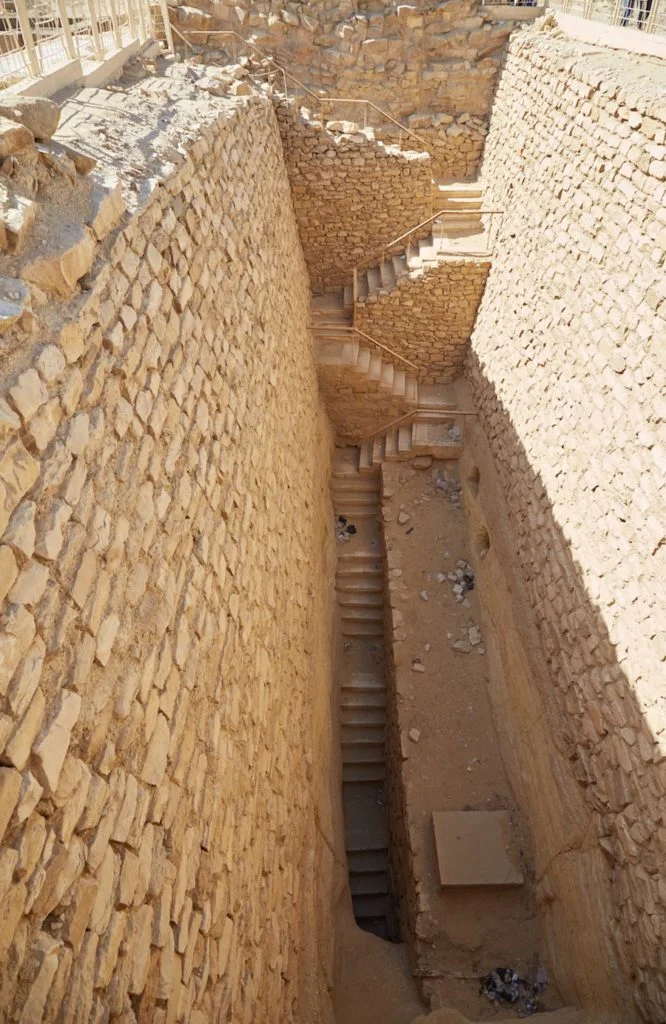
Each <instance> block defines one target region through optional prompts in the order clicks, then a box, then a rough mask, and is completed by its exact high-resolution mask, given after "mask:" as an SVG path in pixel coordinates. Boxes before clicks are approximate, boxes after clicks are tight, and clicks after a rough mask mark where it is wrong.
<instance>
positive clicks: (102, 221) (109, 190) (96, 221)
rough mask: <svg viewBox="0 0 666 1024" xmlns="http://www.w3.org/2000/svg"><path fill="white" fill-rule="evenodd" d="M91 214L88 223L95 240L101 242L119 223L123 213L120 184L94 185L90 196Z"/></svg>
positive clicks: (123, 203) (123, 204)
mask: <svg viewBox="0 0 666 1024" xmlns="http://www.w3.org/2000/svg"><path fill="white" fill-rule="evenodd" d="M92 205H93V214H92V217H91V219H90V220H89V221H88V223H89V225H90V227H91V228H92V230H93V233H94V235H95V238H96V239H97V240H98V241H99V242H101V241H102V239H103V238H106V236H107V235H108V233H109V232H110V231H113V229H114V228H115V227H116V225H117V224H118V223H119V221H120V219H121V217H122V215H123V214H124V212H125V200H124V199H123V194H122V191H121V189H120V182H117V183H116V184H115V185H113V186H107V185H96V186H95V188H94V189H93V194H92Z"/></svg>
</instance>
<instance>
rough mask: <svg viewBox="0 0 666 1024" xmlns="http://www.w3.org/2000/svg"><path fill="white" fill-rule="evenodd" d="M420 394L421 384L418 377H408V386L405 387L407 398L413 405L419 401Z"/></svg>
mask: <svg viewBox="0 0 666 1024" xmlns="http://www.w3.org/2000/svg"><path fill="white" fill-rule="evenodd" d="M418 395H419V384H418V381H417V379H416V377H409V376H408V377H407V386H406V388H405V398H406V400H407V401H408V402H409V403H410V404H411V405H416V404H417V402H418Z"/></svg>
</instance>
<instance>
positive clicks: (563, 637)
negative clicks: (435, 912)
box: [465, 352, 666, 1024]
mask: <svg viewBox="0 0 666 1024" xmlns="http://www.w3.org/2000/svg"><path fill="white" fill-rule="evenodd" d="M467 374H468V379H469V383H470V386H471V390H472V393H473V397H474V401H475V403H476V407H477V409H478V411H479V422H478V425H477V426H476V427H474V428H472V430H471V432H470V437H469V439H468V445H467V448H468V456H467V457H468V458H470V463H469V468H468V473H467V475H468V476H469V477H470V480H471V482H469V481H468V482H467V485H466V494H465V497H466V503H467V504H468V505H469V506H470V519H471V522H470V527H471V528H472V529H474V530H476V531H477V532H478V535H479V536H481V537H483V542H484V543H483V549H484V557H483V560H482V561H481V558H480V553H479V552H478V551H477V560H476V565H477V567H478V568H479V573H480V583H481V587H482V588H483V586H484V574H485V573H486V572H488V573H492V571H493V569H492V566H493V563H495V571H496V572H497V574H498V578H501V577H503V585H505V586H506V588H507V593H508V596H509V598H510V600H511V602H512V604H515V609H514V612H517V614H518V631H519V633H520V634H521V635H522V639H523V642H524V644H526V651H527V656H528V668H529V676H530V682H529V684H528V685H529V686H531V687H532V689H534V690H535V693H534V694H533V695H532V698H533V706H534V703H535V702H536V704H539V705H541V706H542V707H543V715H544V718H543V720H539V722H538V726H539V728H540V729H541V728H543V727H544V725H546V726H547V727H546V732H544V733H543V735H544V737H546V740H545V742H547V734H550V737H551V739H552V742H553V744H554V746H555V747H556V748H557V751H558V757H556V758H555V759H554V760H551V762H550V764H548V763H546V764H541V765H538V764H537V763H536V762H537V761H538V760H539V757H540V751H539V750H538V749H535V750H533V756H534V763H533V764H532V765H531V766H530V765H523V766H522V772H523V775H524V776H525V778H523V780H522V784H523V785H527V788H528V789H529V788H530V786H531V787H533V788H534V787H535V786H536V784H537V780H538V778H539V776H543V778H545V779H546V785H547V786H549V785H551V783H549V782H548V777H549V776H550V777H552V786H553V793H552V800H551V797H550V796H548V795H547V794H546V793H545V792H544V793H542V798H543V803H544V806H543V807H541V808H539V805H538V801H539V794H538V793H537V792H533V793H532V794H531V800H532V804H533V809H534V808H535V807H536V812H535V813H536V816H537V819H538V815H539V814H541V813H542V814H543V816H544V819H543V820H544V822H546V827H547V828H549V827H550V824H551V822H549V821H547V820H546V819H547V818H548V816H549V815H550V816H551V817H552V816H553V815H558V814H560V815H562V823H561V824H562V834H563V836H566V835H567V834H569V835H573V836H574V837H575V840H574V841H572V842H573V845H572V846H571V849H568V848H567V845H566V841H565V840H563V848H562V850H561V851H560V852H559V853H556V855H555V856H556V858H557V857H560V858H562V857H564V858H569V859H570V860H571V864H570V868H571V871H572V872H573V874H572V878H573V879H574V891H575V885H576V884H578V885H579V886H580V893H581V898H582V899H583V900H584V901H585V902H586V907H585V910H586V912H589V913H590V914H591V915H593V917H595V918H597V920H591V919H590V918H589V917H588V918H587V920H586V918H585V916H584V915H583V919H582V922H581V925H582V927H583V929H588V930H589V931H588V933H586V934H585V935H584V936H583V941H582V943H581V942H580V941H579V940H580V939H581V936H580V935H577V934H576V935H573V934H572V935H571V936H570V938H571V943H570V945H571V948H572V949H574V948H575V946H576V945H577V944H578V945H581V946H582V948H583V949H584V948H585V945H586V943H593V942H595V941H596V939H595V936H596V937H597V939H598V937H599V936H601V941H602V942H603V943H604V944H605V945H606V947H607V948H606V952H605V954H604V951H603V950H599V949H596V950H595V949H590V958H591V960H594V959H598V958H599V957H601V958H602V959H604V957H605V959H606V961H610V972H609V978H610V982H609V983H610V984H611V985H613V984H615V985H616V987H617V995H616V997H615V998H616V999H617V1002H618V1004H619V1009H620V1013H621V1014H623V1016H621V1018H620V1019H621V1020H622V1021H623V1024H625V1022H628V1021H630V1020H633V1019H642V1020H644V1021H647V1022H650V1024H654V1022H656V1021H658V1020H666V950H665V947H664V944H663V936H661V938H660V927H661V930H662V931H663V922H664V912H665V907H664V885H663V878H661V879H660V873H661V872H663V865H664V864H665V863H666V829H665V828H664V818H663V813H664V811H663V809H664V793H665V791H666V773H665V768H666V762H665V760H664V758H665V756H666V750H664V749H663V748H660V744H659V742H658V741H657V738H656V737H655V735H653V733H652V731H651V728H650V726H649V724H648V722H647V721H646V717H645V709H644V708H642V707H641V704H640V703H639V700H638V698H637V695H636V692H635V689H634V685H633V683H632V680H631V679H629V678H628V677H627V675H626V673H625V671H624V670H623V668H622V666H621V665H620V663H619V660H618V657H617V654H616V649H615V647H614V646H613V644H612V642H611V640H610V637H609V633H608V629H607V626H606V622H605V619H604V614H603V611H602V609H601V608H600V607H599V605H598V604H597V602H596V601H595V600H594V598H593V597H592V596H591V594H590V592H589V589H588V584H587V582H586V578H585V574H584V572H583V570H582V568H581V566H580V565H579V563H578V562H577V560H576V557H575V555H574V553H573V551H572V549H571V545H570V543H569V541H567V538H566V536H565V534H564V531H563V529H562V528H561V526H560V524H559V523H558V520H557V517H556V514H555V511H554V509H553V505H552V503H551V500H550V499H549V495H548V491H547V487H546V486H545V484H544V482H543V480H542V478H541V476H540V473H539V470H538V467H537V466H535V465H533V464H532V463H531V461H530V456H529V455H528V453H527V451H526V449H525V447H524V445H523V443H522V440H521V438H520V436H519V434H518V433H517V430H516V428H515V426H514V424H513V422H512V418H511V415H510V413H509V412H508V410H507V409H506V408H505V406H504V405H503V403H502V401H501V399H500V398H499V396H498V394H497V391H496V389H495V386H494V384H493V382H492V381H491V380H490V379H489V378H488V376H487V375H486V373H485V372H484V367H483V366H482V365H480V363H479V361H478V359H477V358H476V355H475V354H474V353H473V352H472V353H471V355H470V358H469V361H468V367H467ZM547 401H548V397H547V395H545V394H544V404H545V403H547ZM470 453H471V454H470ZM503 506H504V508H505V510H506V513H507V515H504V512H503ZM589 512H590V515H591V516H594V514H595V510H594V509H593V508H590V510H589ZM503 516H504V523H503V521H502V520H503ZM503 533H504V537H503V538H502V534H503ZM496 541H497V543H496ZM498 548H499V549H502V550H503V552H504V556H502V554H501V553H500V554H498V553H497V549H498ZM497 559H499V560H500V561H499V563H498V562H497ZM488 582H489V583H490V577H488ZM499 615H500V618H501V617H502V615H503V612H502V611H501V610H500V612H499ZM521 615H522V616H523V619H522V621H520V616H521ZM634 642H635V643H636V644H650V636H649V635H648V632H646V635H644V636H642V637H635V638H634ZM500 643H501V638H500ZM530 643H531V645H532V647H531V649H530ZM535 644H536V645H538V646H537V647H535V646H534V645H535ZM655 682H656V681H655ZM511 685H513V683H512V681H509V684H508V690H507V693H506V694H505V697H510V693H509V691H510V687H511ZM656 689H657V687H656V686H654V687H653V691H656ZM537 690H538V692H536V691H537ZM532 698H531V699H532ZM656 699H657V698H656V697H655V700H656ZM513 711H517V709H516V708H515V706H514V707H513V708H512V707H511V706H510V707H509V708H508V711H507V714H508V715H509V719H508V720H507V722H506V723H505V724H506V726H507V731H508V732H510V731H511V729H512V728H517V729H518V730H519V731H520V730H522V731H523V733H524V734H525V735H526V736H527V740H526V745H525V749H526V750H528V749H529V739H530V736H529V730H530V728H531V727H532V725H531V723H530V722H523V723H520V724H516V723H515V722H514V723H511V721H510V716H511V714H512V712H513ZM535 724H537V723H535ZM498 725H499V726H500V732H501V731H502V728H501V726H502V723H498ZM505 742H506V737H505ZM543 754H544V759H545V758H546V757H547V756H548V755H547V753H546V752H545V751H544V752H543ZM509 756H510V757H511V756H513V753H510V754H509ZM555 762H559V766H560V767H559V768H558V767H557V765H556V763H555ZM532 770H533V772H534V777H533V778H530V777H529V776H530V772H532ZM558 771H563V772H564V774H563V775H562V776H561V777H559V778H558ZM572 780H575V783H574V782H573V781H572ZM567 787H573V788H572V790H571V792H570V799H569V800H567V798H566V794H565V791H566V788H567ZM557 789H559V792H556V790H557ZM575 790H577V792H575ZM580 794H582V797H583V798H584V800H583V801H581V800H580ZM535 801H536V803H535ZM529 802H530V801H529V800H528V804H529ZM577 803H578V804H580V805H581V807H580V811H577V810H576V806H575V805H576V804H577ZM585 805H586V806H587V808H588V809H589V812H585V809H584V808H585ZM528 812H529V807H528ZM530 817H531V822H532V827H533V829H534V831H535V839H536V840H537V845H538V842H539V827H540V823H539V821H538V820H536V821H535V820H534V819H535V814H534V813H533V814H531V815H530ZM576 818H577V819H578V820H577V822H576V823H575V825H572V822H573V819H576ZM586 818H587V822H588V825H587V827H586V826H585V819H586ZM590 823H591V826H592V827H591V828H590ZM555 825H557V822H555ZM581 851H586V852H587V854H588V855H589V856H588V857H587V858H586V860H585V863H587V864H588V866H589V867H590V872H589V874H585V871H586V869H585V868H584V867H583V861H582V860H581V859H578V860H577V859H576V858H575V856H571V855H573V854H575V853H576V852H578V853H580V852H581ZM545 856H546V867H545V869H543V868H542V869H541V870H540V871H539V874H540V875H541V876H542V878H543V877H544V876H545V874H546V872H547V871H548V870H550V869H551V868H552V867H553V864H552V863H551V862H550V861H548V857H547V853H546V855H545ZM555 866H556V867H557V868H558V870H559V869H560V868H563V869H564V870H566V866H565V865H564V864H563V863H561V862H560V863H557V864H556V865H555ZM537 868H538V870H539V867H538V865H537ZM581 872H583V874H584V875H585V876H584V877H583V876H582V875H581ZM576 873H578V875H579V876H580V877H578V879H577V881H576V880H575V879H576ZM554 881H555V884H556V885H557V884H560V883H562V884H564V881H563V879H562V877H560V883H558V879H557V875H555V876H554ZM594 886H599V890H598V891H592V890H591V889H590V887H594ZM542 895H543V899H544V902H545V903H547V902H548V900H549V898H550V896H552V893H550V894H549V890H548V886H546V887H545V888H544V892H543V893H542ZM570 911H571V917H570V921H571V922H574V921H575V920H576V915H577V913H579V909H578V908H576V907H571V908H570ZM569 927H573V925H572V924H570V925H569ZM561 937H562V936H561ZM573 966H574V968H575V969H578V970H579V969H580V964H579V965H577V966H576V965H575V964H574V965H573ZM583 973H584V972H583ZM592 988H594V986H592ZM608 995H609V999H608V1005H607V1006H606V1007H604V1006H603V1005H601V1006H598V1007H596V1008H597V1009H603V1008H607V1009H610V1007H611V1005H612V1003H613V1001H614V997H613V994H612V993H610V992H609V993H608ZM602 997H603V993H600V996H599V998H602ZM593 998H594V996H593ZM634 1007H637V1008H638V1012H639V1014H640V1017H638V1018H636V1017H635V1009H634Z"/></svg>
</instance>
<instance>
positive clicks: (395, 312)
mask: <svg viewBox="0 0 666 1024" xmlns="http://www.w3.org/2000/svg"><path fill="white" fill-rule="evenodd" d="M489 268H490V260H489V259H480V258H479V259H477V258H455V257H451V256H439V257H438V259H437V260H436V262H434V263H433V265H432V266H429V267H424V268H423V269H421V270H419V271H418V272H417V273H412V274H410V275H408V276H407V275H406V276H404V277H402V278H400V279H399V280H398V283H397V284H396V285H394V286H393V287H392V288H391V289H386V290H385V291H383V292H380V293H379V294H378V295H376V296H373V297H371V298H370V299H366V300H365V301H362V302H357V304H356V325H357V327H358V328H359V329H360V330H362V331H364V332H365V333H366V334H368V335H370V337H372V338H376V339H377V341H379V342H381V343H382V344H384V345H388V347H389V348H391V349H393V351H394V352H397V353H398V354H399V355H401V356H404V357H405V359H409V360H410V361H411V362H413V363H415V364H416V365H417V366H418V367H419V370H418V378H419V380H420V381H421V382H422V383H430V384H446V383H448V382H450V381H452V380H455V378H456V377H458V376H459V375H460V374H461V373H462V370H463V367H464V365H465V359H466V357H467V349H468V345H469V339H470V335H471V333H472V329H473V327H474V321H475V318H476V311H477V309H478V306H479V303H480V301H481V297H482V295H483V290H484V288H485V284H486V278H487V276H488V270H489Z"/></svg>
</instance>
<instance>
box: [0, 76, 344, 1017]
mask: <svg viewBox="0 0 666 1024" xmlns="http://www.w3.org/2000/svg"><path fill="white" fill-rule="evenodd" d="M117 95H118V94H116V93H108V94H106V96H105V95H104V94H98V95H97V97H96V103H97V104H101V105H102V106H104V104H105V102H108V103H111V102H112V101H114V100H115V99H117ZM142 102H143V103H144V106H145V102H146V101H145V100H144V101H142ZM174 102H175V101H174ZM162 103H163V100H162ZM120 116H121V120H120V131H119V135H120V136H122V132H123V130H122V115H120ZM128 129H129V122H128ZM154 144H155V139H154V138H153V145H154ZM171 158H172V159H173V160H176V161H177V163H178V166H177V168H176V169H174V170H172V173H171V174H170V175H168V176H167V177H166V179H162V180H161V182H159V183H158V181H156V180H155V181H153V185H152V189H153V191H152V194H151V195H150V198H149V199H148V200H147V201H146V202H145V203H143V204H140V205H139V208H138V210H137V213H136V215H135V216H134V217H133V218H131V219H129V220H126V221H125V223H124V224H123V225H122V226H121V229H120V230H119V231H118V232H117V233H116V235H115V237H113V238H112V239H111V240H110V242H109V248H108V249H107V251H102V252H100V253H99V254H98V258H97V263H96V264H95V266H94V268H93V269H92V271H91V273H90V274H89V275H88V276H87V277H86V278H85V279H84V280H83V289H84V290H83V291H81V290H80V289H78V290H77V295H76V296H75V298H74V300H73V301H72V302H71V303H69V304H67V303H61V302H59V301H58V300H57V299H56V298H54V297H52V298H51V300H50V302H49V304H48V306H46V307H42V313H41V315H39V314H38V316H39V330H38V333H37V335H36V336H35V338H34V339H33V338H30V337H29V336H28V337H25V336H23V341H22V343H21V336H20V335H16V337H15V338H14V340H12V338H13V335H4V337H3V344H4V345H5V348H6V350H7V347H8V346H9V347H12V346H13V356H12V359H11V361H9V360H7V361H6V363H5V366H6V368H7V369H8V372H7V373H6V374H5V376H4V377H3V380H2V393H1V397H0V533H1V534H2V537H1V541H0V586H1V590H2V592H1V595H0V597H1V600H2V605H1V612H0V615H1V618H0V694H1V696H2V707H1V711H0V838H1V840H2V846H1V848H0V958H1V960H2V964H3V969H2V972H1V977H0V1017H1V1018H2V1019H3V1020H7V1021H9V1020H12V1021H17V1022H18V1021H21V1022H23V1024H36V1022H38V1021H42V1020H44V1021H63V1022H64V1021H67V1024H73V1022H81V1024H84V1022H88V1021H93V1020H94V1021H100V1022H101V1021H108V1020H109V1019H112V1020H114V1021H121V1020H122V1021H125V1022H127V1024H129V1022H130V1021H141V1022H146V1024H147V1022H151V1024H152V1022H165V1021H169V1022H170V1021H197V1022H199V1024H204V1022H209V1021H212V1020H223V1019H224V1020H227V1019H228V1020H234V1021H238V1022H240V1021H245V1022H250V1021H255V1022H260V1021H261V1022H265V1021H268V1020H277V1019H280V1020H282V1021H296V1020H305V1019H307V1020H311V1021H319V1020H321V1021H329V1020H330V1016H329V1010H330V1008H329V997H328V992H327V977H326V964H325V963H324V962H322V961H321V959H320V958H317V949H318V948H320V947H321V935H325V934H327V933H328V932H329V931H330V922H329V921H328V919H327V916H326V915H327V909H326V908H327V905H328V904H327V903H326V901H321V900H320V899H318V898H317V893H318V890H317V887H316V886H315V879H316V880H317V885H318V886H323V887H324V890H325V891H326V892H328V891H330V888H331V884H332V883H331V872H332V853H331V849H332V845H331V841H330V838H329V837H328V836H327V832H328V833H329V835H330V813H329V810H328V796H327V790H326V786H327V780H328V760H329V748H328V743H329V736H330V731H331V730H330V727H329V726H328V723H327V715H328V701H327V697H326V693H327V686H326V680H327V678H328V646H327V645H328V640H327V637H328V623H329V621H330V609H329V594H328V585H327V583H326V581H327V579H328V578H329V573H328V572H327V571H326V559H327V558H328V554H327V552H328V550H329V548H328V544H329V535H330V534H329V524H328V516H327V508H328V502H327V497H326V487H327V473H328V465H329V455H330V444H331V437H330V431H329V427H328V424H327V421H326V419H325V416H324V414H323V412H322V409H321V407H320V404H319V399H318V396H317V386H316V376H315V369H314V364H313V353H312V347H311V338H310V330H309V287H308V276H307V270H306V267H305V263H304V260H303V256H302V252H301V249H300V246H299V243H298V235H297V229H296V224H295V220H294V216H293V212H292V205H291V199H290V194H289V186H288V181H287V176H286V173H285V167H284V162H283V159H282V148H281V143H280V137H279V132H278V128H277V122H276V119H275V115H274V112H273V109H272V106H271V104H270V103H269V102H268V101H265V100H264V101H262V100H259V99H254V98H250V99H247V100H237V101H235V102H228V101H222V100H219V101H218V100H215V101H211V103H210V104H209V115H208V119H207V122H206V124H203V125H201V126H200V137H199V139H198V141H197V142H196V143H195V144H194V145H193V146H192V147H191V148H190V150H189V152H188V153H187V155H186V156H184V155H182V154H181V155H180V156H179V155H178V154H177V153H175V155H174V153H172V157H171ZM46 310H48V311H50V312H49V316H51V314H53V313H54V312H57V313H59V314H60V320H59V325H60V326H54V324H55V323H56V320H57V318H55V319H54V317H53V316H51V319H50V320H47V318H46ZM250 894H251V897H250Z"/></svg>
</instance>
